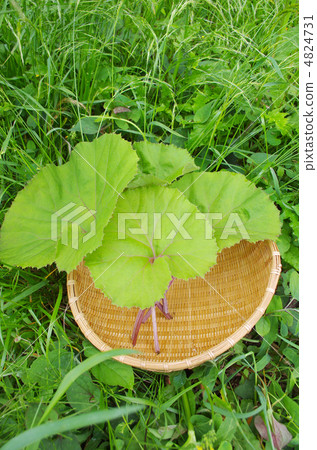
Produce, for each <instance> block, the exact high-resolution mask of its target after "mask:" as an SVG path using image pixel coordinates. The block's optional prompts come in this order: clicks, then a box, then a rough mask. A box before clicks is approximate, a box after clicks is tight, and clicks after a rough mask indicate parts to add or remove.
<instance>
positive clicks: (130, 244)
mask: <svg viewBox="0 0 317 450" xmlns="http://www.w3.org/2000/svg"><path fill="white" fill-rule="evenodd" d="M124 194H125V198H124V199H119V201H118V204H117V208H116V210H115V212H114V215H113V217H112V219H111V221H110V222H109V224H108V225H107V227H106V229H105V236H104V239H103V242H102V246H101V247H99V248H98V249H97V250H95V252H93V253H92V254H90V255H88V256H87V257H86V260H85V262H86V265H87V266H88V268H89V269H90V272H91V274H92V277H93V279H94V281H95V285H96V287H97V288H99V289H101V290H102V291H103V292H104V293H105V295H107V296H108V297H110V298H111V299H112V301H113V303H115V304H116V305H119V306H127V307H131V306H139V307H140V308H146V307H149V306H152V305H153V304H154V302H155V301H159V300H160V299H161V298H162V297H163V295H164V292H165V290H166V289H167V287H168V283H169V282H170V280H171V277H172V276H174V277H176V278H182V279H188V278H192V277H196V276H204V275H205V273H206V272H207V271H208V269H209V268H210V267H211V266H212V265H213V264H215V262H216V254H217V245H216V243H215V240H214V239H212V238H211V227H210V225H209V223H208V221H207V220H205V219H204V217H203V218H202V217H201V216H202V214H200V213H199V211H198V209H197V208H196V207H195V206H194V205H193V204H191V203H190V202H189V201H188V200H187V199H186V198H185V197H183V196H182V195H181V193H180V192H179V191H178V190H176V189H175V190H174V189H170V188H167V187H161V186H150V187H142V188H137V189H131V190H127V191H126V192H125V193H124ZM197 214H198V217H196V215H197ZM202 219H203V220H202ZM178 223H179V224H181V225H183V226H178Z"/></svg>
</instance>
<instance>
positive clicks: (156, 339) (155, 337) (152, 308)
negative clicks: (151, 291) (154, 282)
mask: <svg viewBox="0 0 317 450" xmlns="http://www.w3.org/2000/svg"><path fill="white" fill-rule="evenodd" d="M151 311H152V324H153V335H154V349H155V353H160V345H159V341H158V335H157V325H156V313H155V306H151Z"/></svg>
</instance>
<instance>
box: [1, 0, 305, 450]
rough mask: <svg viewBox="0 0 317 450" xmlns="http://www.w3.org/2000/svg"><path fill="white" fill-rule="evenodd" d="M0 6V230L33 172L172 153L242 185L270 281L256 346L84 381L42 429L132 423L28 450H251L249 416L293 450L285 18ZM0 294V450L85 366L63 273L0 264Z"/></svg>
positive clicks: (293, 140) (257, 12) (292, 256)
mask: <svg viewBox="0 0 317 450" xmlns="http://www.w3.org/2000/svg"><path fill="white" fill-rule="evenodd" d="M0 8H1V9H0V30H1V32H0V67H1V69H0V148H1V150H0V196H1V213H0V214H1V221H2V219H3V217H4V214H5V212H6V211H7V210H8V208H9V206H10V204H11V202H12V200H13V199H14V198H15V196H16V194H17V192H18V191H19V190H20V189H21V188H22V187H23V186H24V185H25V184H26V183H27V182H28V181H29V180H30V179H31V177H32V176H33V175H34V174H35V173H36V172H37V171H38V170H39V168H41V167H43V166H44V165H46V164H48V163H50V162H53V163H55V164H57V165H60V164H62V163H63V162H65V161H67V160H68V158H69V153H70V151H71V149H72V148H73V146H74V145H75V144H76V143H78V142H79V141H81V140H83V139H85V140H87V139H89V140H91V139H92V138H94V137H95V136H97V135H98V134H100V133H105V132H113V131H115V132H118V133H121V134H122V136H123V137H124V138H126V139H128V140H130V141H138V140H141V139H143V137H144V136H145V137H147V139H149V140H152V141H153V142H158V141H160V142H164V143H173V144H175V145H177V146H183V147H185V148H187V149H188V150H189V151H190V153H191V154H192V155H193V156H194V157H195V162H196V164H197V165H199V166H201V167H202V168H203V169H207V170H210V171H212V170H219V169H221V168H225V169H228V170H231V171H234V172H240V173H243V174H245V175H246V176H247V178H248V179H250V180H252V181H253V182H254V183H255V184H256V185H257V186H260V187H262V188H263V189H264V190H265V191H266V192H267V193H268V194H270V195H271V198H272V200H274V201H275V203H276V204H277V205H278V207H279V208H280V210H281V217H282V220H283V229H282V230H283V231H282V235H281V237H280V240H279V242H278V245H279V248H280V251H281V253H282V258H283V261H282V262H283V274H282V277H281V280H280V283H279V286H278V289H277V292H276V295H275V296H274V298H273V300H272V302H271V304H270V306H269V308H268V310H267V312H266V314H265V316H264V317H263V318H262V319H261V320H260V321H259V322H258V324H257V326H256V329H255V330H253V331H252V332H251V333H250V334H249V335H247V336H246V337H245V338H244V339H243V340H242V341H240V342H239V343H238V344H237V345H236V346H235V347H234V348H232V349H230V350H229V351H228V352H226V353H225V354H223V355H222V356H221V357H218V358H217V359H216V360H215V361H214V362H213V363H208V364H205V365H203V366H201V367H199V368H197V369H195V370H193V371H183V372H180V373H175V374H172V375H171V376H169V377H167V376H164V375H160V374H154V373H148V372H143V371H141V370H134V371H133V370H132V369H131V368H128V367H127V366H123V365H120V364H119V363H116V362H114V361H111V362H110V361H104V362H103V363H101V364H103V366H101V364H100V365H97V366H95V367H94V368H92V369H89V370H88V371H85V372H84V373H83V374H82V375H81V377H82V378H78V379H77V380H76V381H74V382H73V384H72V386H71V387H70V388H69V389H68V390H67V392H66V394H65V395H64V396H62V397H61V398H60V400H59V401H58V402H57V403H56V404H55V406H54V408H53V409H52V410H51V411H50V415H49V416H48V418H47V419H48V420H53V421H58V420H61V419H63V418H67V417H71V416H73V415H74V414H84V413H88V412H93V411H98V410H104V409H108V408H111V407H117V406H124V405H126V404H128V405H129V404H132V403H133V404H134V403H137V404H141V405H143V406H145V407H144V409H142V410H141V411H138V412H134V413H130V414H129V415H127V414H125V415H123V417H122V418H116V419H114V420H112V421H108V419H107V422H106V423H104V422H102V423H99V424H96V425H92V424H91V422H87V426H86V427H83V428H80V429H77V430H76V429H75V430H72V431H69V432H66V433H65V432H63V433H62V434H61V435H54V436H52V437H49V438H46V440H45V441H44V440H43V441H42V442H41V444H38V445H39V448H67V449H68V448H70V449H79V448H81V446H82V448H86V449H95V448H115V449H116V448H119V449H120V448H124V449H125V448H128V449H134V448H136V449H137V448H179V447H181V446H182V445H184V444H185V443H187V444H188V445H189V446H190V445H191V446H192V448H203V449H209V448H215V449H218V448H220V449H227V448H228V449H230V448H235V449H239V448H241V449H248V448H250V449H252V448H255V449H259V448H261V444H260V441H261V438H260V436H259V434H258V433H257V431H256V429H255V427H254V425H253V416H254V414H253V411H256V414H258V413H260V414H262V416H263V417H264V418H265V419H267V420H268V421H270V418H271V416H272V414H273V415H274V417H275V418H276V419H277V420H279V421H280V422H282V423H284V424H285V425H286V426H287V428H288V430H289V431H290V432H291V434H292V436H293V440H292V442H291V443H290V444H289V445H288V448H297V446H298V182H297V179H298V154H297V151H298V148H297V147H298V42H297V40H298V5H297V2H293V3H290V2H288V1H286V0H285V1H284V0H278V1H276V2H272V1H269V0H265V1H260V0H256V1H255V2H253V1H250V0H247V1H245V2H242V1H238V0H233V1H229V0H215V1H213V2H211V1H207V0H197V1H180V2H172V1H170V0H164V1H158V0H157V1H154V0H153V1H145V0H141V1H140V0H139V1H136V0H126V1H121V2H115V1H112V0H111V1H96V0H89V1H84V0H82V1H76V2H75V1H61V0H60V1H59V0H56V1H49V0H46V1H44V0H39V1H37V2H35V1H31V0H21V1H20V2H17V1H16V0H10V1H9V0H4V2H2V4H1V6H0ZM122 108H125V109H122ZM127 109H129V110H127ZM0 278H1V294H0V295H1V297H0V298H1V302H0V309H1V312H0V347H1V361H0V369H1V371H2V372H1V380H0V389H1V391H0V409H1V419H0V436H1V437H0V443H1V444H4V443H5V442H7V441H9V440H10V439H11V438H12V437H14V436H16V435H17V434H19V433H21V432H23V431H24V430H26V429H30V428H31V427H34V426H36V425H37V424H38V423H39V421H40V418H41V416H42V415H43V412H44V410H45V409H46V407H47V405H48V404H50V402H51V400H52V398H53V395H54V393H55V391H56V389H57V387H58V385H59V383H60V382H61V380H62V379H63V377H64V376H66V374H67V373H69V371H70V370H71V368H72V367H76V366H77V364H78V363H79V362H80V361H81V360H83V359H85V358H86V357H88V356H92V353H93V352H94V350H93V349H92V348H91V346H90V345H89V343H88V342H87V341H86V340H84V337H83V336H82V335H81V333H80V332H79V330H78V327H77V326H76V324H75V323H74V320H73V318H72V316H71V313H70V311H69V310H68V309H67V296H66V291H65V274H64V273H62V274H59V273H58V272H57V271H56V269H55V267H54V266H51V267H46V268H44V269H42V270H37V271H35V270H30V269H23V270H21V269H18V268H14V267H7V266H2V267H1V268H0ZM257 408H258V409H257ZM195 439H196V444H195V443H194V441H195ZM270 445H271V444H270V443H269V442H268V443H266V448H271V447H270Z"/></svg>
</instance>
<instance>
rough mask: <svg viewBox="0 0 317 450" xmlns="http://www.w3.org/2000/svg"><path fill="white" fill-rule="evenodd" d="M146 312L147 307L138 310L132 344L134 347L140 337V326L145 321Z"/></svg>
mask: <svg viewBox="0 0 317 450" xmlns="http://www.w3.org/2000/svg"><path fill="white" fill-rule="evenodd" d="M144 313H145V309H140V310H139V312H138V315H137V317H136V320H135V323H134V327H133V331H132V345H133V347H134V346H135V344H136V341H137V339H138V334H139V331H140V327H141V325H142V323H143V316H144Z"/></svg>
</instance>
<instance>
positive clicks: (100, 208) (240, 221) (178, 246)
mask: <svg viewBox="0 0 317 450" xmlns="http://www.w3.org/2000/svg"><path fill="white" fill-rule="evenodd" d="M198 170H199V167H197V166H196V164H195V162H194V159H193V158H192V157H191V156H190V155H189V153H188V152H187V151H186V150H184V149H181V148H178V147H175V146H174V145H163V144H155V143H150V142H146V141H143V142H138V143H135V144H134V148H133V147H132V145H131V144H130V143H129V142H127V141H126V140H124V139H122V138H121V137H120V136H119V135H115V134H105V135H103V136H102V137H100V138H98V139H95V140H93V141H92V142H82V143H80V144H78V145H77V146H76V147H75V148H74V150H73V151H72V154H71V156H70V160H69V161H68V162H67V163H66V164H64V165H62V166H59V167H56V166H55V165H49V166H46V167H44V168H43V169H42V170H40V172H39V173H38V174H36V175H35V176H34V178H33V179H32V180H31V181H30V183H29V184H28V185H27V186H26V187H25V188H24V189H23V190H22V191H21V192H19V194H18V195H17V197H16V199H15V200H14V202H13V204H12V206H11V208H10V209H9V211H8V212H7V214H6V217H5V220H4V223H3V226H2V229H1V235H0V259H1V261H2V262H4V263H6V264H9V265H18V266H21V267H27V266H31V267H41V266H44V265H47V264H51V263H53V262H55V263H56V265H57V267H58V269H59V270H65V271H67V272H69V271H71V270H73V269H75V268H76V267H77V265H78V264H79V263H80V262H81V261H82V260H83V258H84V262H85V265H86V266H87V267H88V268H89V270H90V273H91V276H92V278H93V280H94V283H95V286H96V287H97V288H99V289H101V290H102V292H103V293H104V294H105V295H106V296H107V297H108V298H110V299H111V300H112V302H113V303H114V304H116V305H118V306H120V307H132V306H135V307H139V308H140V310H139V313H138V315H137V317H136V322H135V326H134V329H133V331H132V342H133V345H135V344H136V341H137V336H138V332H139V329H140V327H141V325H142V323H144V322H145V321H146V320H148V319H149V317H151V318H152V323H153V333H154V348H155V351H156V352H159V342H158V336H157V327H156V308H157V309H158V310H159V311H160V312H161V313H162V314H163V315H164V316H165V318H166V319H168V320H171V319H172V316H171V315H170V313H169V311H168V305H167V300H166V294H167V291H168V289H169V288H170V287H171V285H172V283H173V281H174V280H175V279H176V278H178V279H183V280H188V279H189V278H194V277H204V275H205V274H206V273H207V272H208V271H209V269H210V268H211V267H212V266H213V265H214V264H216V260H217V253H218V252H219V251H220V250H222V249H223V248H225V247H229V246H231V245H234V244H236V243H237V242H239V241H240V240H241V239H248V240H249V241H250V242H256V241H258V240H262V239H272V240H276V239H277V237H278V235H279V234H280V223H279V212H278V210H277V208H276V207H275V206H274V204H273V202H272V201H271V200H270V199H269V197H268V196H267V194H266V193H265V192H263V191H262V190H261V189H258V188H256V187H255V186H254V185H253V184H252V183H250V182H249V181H248V180H247V179H246V178H245V177H244V176H243V175H241V174H237V173H232V172H228V171H220V172H216V173H209V172H199V171H198Z"/></svg>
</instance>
